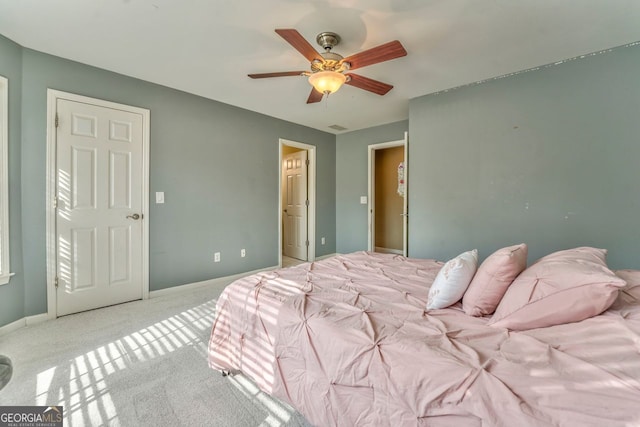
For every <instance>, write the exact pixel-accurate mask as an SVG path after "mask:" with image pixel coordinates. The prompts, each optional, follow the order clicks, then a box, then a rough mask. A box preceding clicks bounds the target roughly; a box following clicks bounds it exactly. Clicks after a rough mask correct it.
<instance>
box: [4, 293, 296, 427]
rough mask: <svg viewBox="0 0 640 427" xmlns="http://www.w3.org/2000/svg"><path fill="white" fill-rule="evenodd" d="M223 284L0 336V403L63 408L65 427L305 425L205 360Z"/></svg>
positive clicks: (286, 409) (239, 377) (276, 402)
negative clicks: (0, 379) (6, 365)
mask: <svg viewBox="0 0 640 427" xmlns="http://www.w3.org/2000/svg"><path fill="white" fill-rule="evenodd" d="M223 288H224V286H222V285H215V286H211V285H210V286H206V287H202V288H198V289H195V290H190V291H186V292H184V293H179V294H174V295H166V296H162V297H158V298H153V299H150V300H146V301H135V302H131V303H126V304H121V305H117V306H112V307H107V308H103V309H99V310H92V311H88V312H84V313H79V314H74V315H70V316H65V317H61V318H59V319H56V320H53V321H49V322H44V323H41V324H37V325H34V326H30V327H26V328H22V329H20V330H18V331H15V332H13V333H10V334H7V335H4V336H1V337H0V353H2V354H5V355H7V356H9V357H10V358H11V359H12V361H13V365H14V373H13V378H12V380H11V382H10V383H9V384H8V385H7V386H6V387H5V388H4V389H3V390H2V391H0V405H3V406H9V405H62V406H64V416H65V420H64V421H65V425H68V426H81V425H112V426H119V425H123V426H128V425H139V426H143V425H184V426H190V425H211V426H237V427H252V426H274V427H277V426H290V427H293V426H309V424H308V423H307V422H306V420H305V419H304V418H303V417H302V415H300V414H299V413H297V412H296V411H295V410H294V409H293V408H291V407H290V406H289V405H287V404H284V403H283V402H280V401H279V400H276V399H274V398H272V397H270V396H269V395H267V394H265V393H262V392H261V391H259V390H258V389H257V388H256V387H255V386H254V385H253V383H252V382H251V381H248V380H247V379H246V378H245V377H244V376H242V375H237V376H235V377H232V378H231V377H222V376H221V375H220V373H218V372H216V371H214V370H212V369H210V368H209V367H208V365H207V344H208V340H209V334H210V332H211V325H212V321H213V318H214V314H215V304H216V299H215V298H217V297H218V296H219V294H220V292H221V291H222V289H223Z"/></svg>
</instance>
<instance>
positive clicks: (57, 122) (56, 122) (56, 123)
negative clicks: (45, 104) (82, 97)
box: [55, 113, 60, 127]
mask: <svg viewBox="0 0 640 427" xmlns="http://www.w3.org/2000/svg"><path fill="white" fill-rule="evenodd" d="M55 125H56V127H58V126H60V120H59V119H58V113H56V119H55Z"/></svg>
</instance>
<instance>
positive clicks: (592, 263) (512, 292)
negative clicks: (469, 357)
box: [489, 247, 625, 331]
mask: <svg viewBox="0 0 640 427" xmlns="http://www.w3.org/2000/svg"><path fill="white" fill-rule="evenodd" d="M606 254H607V251H606V249H596V248H588V247H582V248H575V249H569V250H565V251H559V252H554V253H552V254H550V255H547V256H545V257H543V258H540V259H539V260H538V261H537V262H536V263H535V264H533V265H532V266H531V267H529V268H528V269H526V270H525V271H523V272H522V273H521V274H520V276H518V278H517V279H515V280H514V281H513V283H512V284H511V286H509V289H507V292H506V293H505V295H504V297H503V298H502V301H500V304H499V305H498V308H497V309H496V312H495V313H494V315H493V317H492V318H491V321H490V322H489V325H491V326H494V327H496V328H507V329H512V330H516V331H523V330H526V329H533V328H544V327H546V326H552V325H559V324H562V323H570V322H578V321H580V320H584V319H586V318H589V317H592V316H596V315H598V314H600V313H602V312H603V311H605V310H606V309H607V308H609V306H610V305H611V304H612V303H613V301H614V300H615V299H616V297H617V296H618V288H621V287H623V286H624V285H625V281H624V280H622V279H621V278H619V277H618V276H616V275H615V274H614V273H613V272H612V271H611V270H609V269H608V268H607V263H606V261H605V256H606Z"/></svg>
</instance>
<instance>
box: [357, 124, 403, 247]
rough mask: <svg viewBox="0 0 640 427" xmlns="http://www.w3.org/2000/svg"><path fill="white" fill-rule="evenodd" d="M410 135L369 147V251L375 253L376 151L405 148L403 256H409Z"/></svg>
mask: <svg viewBox="0 0 640 427" xmlns="http://www.w3.org/2000/svg"><path fill="white" fill-rule="evenodd" d="M408 142H409V141H408V134H407V132H405V133H404V139H399V140H397V141H389V142H381V143H379V144H371V145H369V156H368V159H369V160H368V164H369V176H368V187H369V190H368V192H369V194H368V198H369V206H368V209H369V233H368V234H369V241H368V249H367V250H369V251H371V252H373V251H374V250H375V237H374V236H375V230H374V228H375V224H376V223H375V220H376V216H375V209H376V197H375V196H376V188H375V173H376V164H375V160H376V158H375V151H376V150H383V149H385V148H393V147H404V198H403V199H404V200H403V205H404V206H403V208H402V254H403V255H404V256H408V253H409V251H408V247H407V242H408V239H407V226H408V224H407V223H408V221H407V218H408V217H409V213H408V204H407V201H408V199H409V197H408V192H407V191H408V186H409V180H408V176H409V162H408V159H409V157H408V154H409V149H408V148H409V146H408Z"/></svg>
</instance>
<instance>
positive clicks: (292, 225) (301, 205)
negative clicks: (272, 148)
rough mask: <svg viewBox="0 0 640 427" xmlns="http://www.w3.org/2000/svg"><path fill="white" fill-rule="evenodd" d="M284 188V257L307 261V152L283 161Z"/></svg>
mask: <svg viewBox="0 0 640 427" xmlns="http://www.w3.org/2000/svg"><path fill="white" fill-rule="evenodd" d="M282 174H283V187H284V191H283V194H284V211H283V216H282V217H283V222H284V229H283V234H284V247H283V252H284V254H285V255H286V256H289V257H292V258H297V259H299V260H302V261H307V249H308V242H309V241H308V237H307V214H308V213H307V206H308V202H307V152H306V150H302V151H297V152H295V153H291V154H288V155H286V156H284V157H283V159H282Z"/></svg>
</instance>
